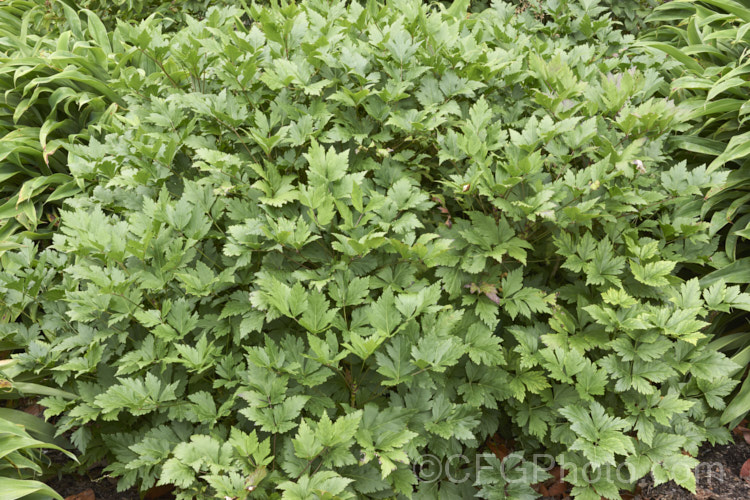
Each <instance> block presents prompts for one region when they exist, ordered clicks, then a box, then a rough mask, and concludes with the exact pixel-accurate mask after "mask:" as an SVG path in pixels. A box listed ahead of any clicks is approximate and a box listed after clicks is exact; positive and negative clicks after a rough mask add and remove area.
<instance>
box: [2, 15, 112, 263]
mask: <svg viewBox="0 0 750 500" xmlns="http://www.w3.org/2000/svg"><path fill="white" fill-rule="evenodd" d="M66 14H67V15H68V17H67V18H66V21H65V23H68V25H69V29H67V30H63V31H61V32H59V31H56V30H54V27H55V26H56V22H57V21H55V19H54V18H53V17H51V16H52V14H51V13H50V10H49V9H47V8H46V7H44V6H43V4H42V3H41V2H39V3H35V2H29V1H25V0H12V1H9V2H3V3H2V5H0V32H2V33H3V36H2V38H0V65H1V68H2V69H0V89H1V90H2V101H0V137H2V141H1V142H0V144H2V146H0V251H4V250H6V249H8V248H15V247H18V246H19V245H20V242H21V241H22V240H23V239H24V238H33V239H38V238H49V237H50V233H51V231H53V229H54V227H55V225H56V224H57V220H58V213H57V207H58V206H59V201H60V200H61V199H63V198H65V197H67V196H70V195H71V194H73V193H75V192H77V191H78V186H77V185H76V183H75V182H74V180H73V178H72V177H71V176H70V175H69V173H68V166H67V159H66V151H65V148H66V146H67V145H68V144H71V143H76V142H86V141H88V138H89V137H90V135H91V134H92V133H96V132H95V131H96V129H97V127H99V126H101V125H102V124H103V123H105V122H106V121H107V120H108V119H109V117H110V116H111V115H112V113H114V112H115V110H116V109H117V103H118V102H120V103H122V101H120V99H119V97H118V96H117V95H116V94H115V93H114V92H112V90H110V89H109V87H108V86H107V82H108V80H109V79H110V77H111V76H112V73H111V72H112V71H114V67H115V61H114V59H113V58H112V57H111V56H112V55H113V54H112V47H111V44H110V40H109V35H108V34H107V32H106V30H105V29H104V26H103V25H102V24H101V22H100V21H99V19H98V18H97V16H96V15H95V14H93V13H92V12H90V11H88V12H86V13H85V16H86V19H87V21H86V22H83V23H82V22H81V21H80V20H79V18H78V14H76V13H75V12H73V11H72V9H70V8H69V7H68V8H67V10H66ZM49 29H52V31H51V32H48V31H47V30H49Z"/></svg>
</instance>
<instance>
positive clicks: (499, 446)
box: [487, 434, 513, 460]
mask: <svg viewBox="0 0 750 500" xmlns="http://www.w3.org/2000/svg"><path fill="white" fill-rule="evenodd" d="M487 447H488V448H489V449H490V451H491V452H492V453H494V454H495V456H496V457H497V458H499V459H500V460H502V459H504V458H505V457H507V456H508V455H510V452H511V450H512V449H513V447H512V445H511V444H510V443H508V442H507V441H505V440H504V439H503V438H501V437H500V436H498V435H497V434H495V435H494V436H492V437H491V438H489V440H488V441H487Z"/></svg>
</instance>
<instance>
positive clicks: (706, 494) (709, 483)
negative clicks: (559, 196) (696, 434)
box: [639, 436, 750, 500]
mask: <svg viewBox="0 0 750 500" xmlns="http://www.w3.org/2000/svg"><path fill="white" fill-rule="evenodd" d="M698 458H699V459H700V461H701V463H700V466H699V467H697V468H696V473H695V480H696V481H695V482H696V494H695V495H694V494H692V493H690V492H689V491H687V490H686V489H684V488H682V487H680V486H677V485H676V484H675V483H674V482H673V481H669V482H668V483H664V484H660V485H659V486H654V483H653V479H652V478H651V477H646V478H644V479H642V480H641V482H640V483H639V485H640V487H641V498H642V499H643V500H743V499H750V482H748V481H746V480H745V479H743V478H741V477H740V469H741V468H742V465H743V464H744V463H745V462H746V461H747V460H748V459H750V445H749V444H747V443H746V442H745V441H744V440H743V438H742V436H738V437H737V438H736V442H735V443H733V444H727V445H723V446H707V447H704V448H702V449H701V452H700V454H699V455H698Z"/></svg>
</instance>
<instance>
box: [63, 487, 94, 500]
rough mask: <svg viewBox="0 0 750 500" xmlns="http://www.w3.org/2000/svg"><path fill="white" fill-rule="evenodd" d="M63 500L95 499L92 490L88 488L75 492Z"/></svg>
mask: <svg viewBox="0 0 750 500" xmlns="http://www.w3.org/2000/svg"><path fill="white" fill-rule="evenodd" d="M65 500H96V495H94V490H92V489H91V488H89V489H87V490H83V491H82V492H80V493H76V494H75V495H70V496H69V497H65Z"/></svg>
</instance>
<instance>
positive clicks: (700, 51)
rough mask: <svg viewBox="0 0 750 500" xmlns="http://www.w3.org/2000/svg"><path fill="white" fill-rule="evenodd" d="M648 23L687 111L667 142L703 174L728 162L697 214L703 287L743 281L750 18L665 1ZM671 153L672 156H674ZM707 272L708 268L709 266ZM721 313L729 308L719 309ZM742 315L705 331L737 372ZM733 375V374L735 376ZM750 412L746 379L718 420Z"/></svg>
mask: <svg viewBox="0 0 750 500" xmlns="http://www.w3.org/2000/svg"><path fill="white" fill-rule="evenodd" d="M649 21H650V22H651V23H653V24H654V27H653V29H651V30H650V31H649V32H648V33H647V34H646V35H645V36H644V40H643V45H645V46H646V47H650V48H652V49H657V50H660V51H663V52H665V53H667V54H668V55H669V56H670V57H671V58H672V59H674V60H675V61H677V63H678V64H677V65H675V66H673V67H672V69H671V70H670V72H669V77H670V80H671V83H670V92H671V96H672V97H673V98H674V99H675V100H676V101H677V102H678V103H679V105H680V107H682V108H684V109H685V110H686V111H687V117H688V119H689V123H690V124H691V127H690V128H688V129H687V130H685V131H684V132H683V133H682V134H680V135H678V136H676V137H675V138H674V140H673V143H674V145H676V146H678V147H679V148H681V149H682V150H683V152H682V154H681V156H683V157H685V158H686V159H687V160H688V161H689V162H690V163H692V164H696V165H697V164H700V163H708V164H709V167H708V169H709V170H715V169H717V168H719V167H722V166H724V165H727V166H729V167H731V168H732V171H731V172H730V174H729V176H728V178H727V180H726V181H725V182H724V183H722V184H721V185H720V186H718V187H717V188H716V189H713V190H711V191H710V192H709V193H708V194H707V195H706V201H705V202H704V203H703V205H702V207H701V215H702V217H704V218H705V219H707V220H710V234H712V235H713V234H718V235H719V236H720V237H721V239H720V248H721V249H722V251H721V252H719V253H717V254H716V255H714V256H713V258H712V260H711V262H710V266H711V267H712V268H714V269H715V270H714V271H713V272H710V273H708V274H706V275H705V276H703V277H702V278H701V283H703V284H704V285H710V284H712V283H715V282H717V281H718V280H720V279H722V280H724V281H727V282H732V283H740V284H748V283H750V272H748V269H749V268H748V265H750V245H748V241H747V240H748V239H749V238H750V204H748V203H747V202H748V200H750V148H749V147H748V139H750V127H749V126H748V124H747V121H746V120H747V115H748V112H749V111H750V105H749V104H748V103H750V83H748V81H747V79H746V75H747V73H748V72H750V65H749V64H748V62H747V60H745V57H744V56H745V54H746V53H747V51H748V50H749V49H750V43H749V42H748V38H747V37H746V36H744V33H746V32H747V29H748V27H750V14H748V10H747V8H746V7H744V6H743V5H742V4H740V3H737V2H734V1H729V0H720V1H713V0H712V1H707V2H703V3H701V4H699V3H694V2H669V3H667V4H664V5H663V6H661V7H660V8H658V9H657V10H656V12H654V13H653V15H652V16H651V17H650V18H649ZM675 156H677V155H675ZM709 270H710V268H709ZM725 312H728V311H725ZM746 319H747V312H746V310H742V311H739V312H734V313H732V314H722V315H721V316H719V317H716V318H714V319H713V320H712V326H711V332H712V333H716V334H718V335H722V337H721V338H719V339H717V340H716V341H715V342H714V344H713V345H714V346H715V347H717V348H721V349H723V350H725V351H726V352H730V353H732V354H733V356H732V359H733V360H734V361H735V362H736V363H737V364H738V365H739V366H742V367H745V366H747V365H748V364H749V363H750V334H748V332H747V322H746ZM743 373H744V370H743V371H738V372H737V376H738V377H739V376H742V375H743ZM748 411H750V381H748V380H747V379H746V380H745V382H744V383H743V384H742V387H741V388H740V390H739V392H738V394H737V395H736V396H735V397H734V398H733V399H732V402H731V403H730V404H729V405H728V407H727V409H726V410H725V412H724V413H723V415H722V422H724V423H731V425H730V426H731V427H734V426H735V425H736V424H737V423H738V422H739V421H740V420H741V419H742V418H743V417H744V415H745V414H747V412H748Z"/></svg>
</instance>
